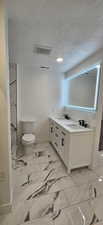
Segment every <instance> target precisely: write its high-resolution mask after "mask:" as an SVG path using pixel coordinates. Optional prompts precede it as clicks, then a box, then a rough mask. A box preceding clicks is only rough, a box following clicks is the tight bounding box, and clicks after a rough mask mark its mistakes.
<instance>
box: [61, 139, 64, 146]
mask: <svg viewBox="0 0 103 225" xmlns="http://www.w3.org/2000/svg"><path fill="white" fill-rule="evenodd" d="M61 144H62V146H64V138H62V139H61Z"/></svg>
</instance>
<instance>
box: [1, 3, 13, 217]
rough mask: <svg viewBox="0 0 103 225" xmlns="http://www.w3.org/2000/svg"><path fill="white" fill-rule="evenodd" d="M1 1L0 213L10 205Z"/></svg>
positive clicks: (7, 93)
mask: <svg viewBox="0 0 103 225" xmlns="http://www.w3.org/2000/svg"><path fill="white" fill-rule="evenodd" d="M3 3H4V2H3V0H2V1H0V213H2V212H6V211H7V210H9V209H10V207H11V190H10V184H11V179H10V172H11V171H10V169H11V167H10V118H9V116H10V111H9V76H8V52H7V32H6V31H7V24H6V15H5V10H4V4H3Z"/></svg>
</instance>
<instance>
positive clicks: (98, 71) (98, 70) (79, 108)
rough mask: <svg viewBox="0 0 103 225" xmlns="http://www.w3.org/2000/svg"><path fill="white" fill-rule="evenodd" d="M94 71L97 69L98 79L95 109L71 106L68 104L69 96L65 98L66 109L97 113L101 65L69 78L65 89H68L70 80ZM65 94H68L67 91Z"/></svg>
mask: <svg viewBox="0 0 103 225" xmlns="http://www.w3.org/2000/svg"><path fill="white" fill-rule="evenodd" d="M93 69H97V78H96V90H95V98H94V106H93V107H81V106H75V105H69V104H67V95H66V96H65V103H66V105H65V106H66V107H68V108H72V109H77V110H82V111H90V112H93V111H94V112H95V111H96V109H97V101H98V89H99V80H100V64H99V65H95V66H93V67H91V68H89V69H88V70H85V71H83V72H82V73H80V74H76V75H74V76H71V77H69V78H67V79H66V80H65V85H64V87H65V88H67V85H66V83H67V81H68V80H72V79H74V78H76V77H79V76H81V75H85V73H86V72H89V71H91V70H93ZM65 93H67V91H65Z"/></svg>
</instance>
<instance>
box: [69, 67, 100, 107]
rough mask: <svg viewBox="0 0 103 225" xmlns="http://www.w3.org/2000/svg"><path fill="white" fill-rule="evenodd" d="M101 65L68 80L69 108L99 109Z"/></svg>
mask: <svg viewBox="0 0 103 225" xmlns="http://www.w3.org/2000/svg"><path fill="white" fill-rule="evenodd" d="M99 75H100V65H97V66H95V67H94V68H92V69H89V70H87V71H86V72H84V73H82V74H78V75H74V76H72V77H70V78H68V79H67V81H66V87H67V106H68V107H71V108H78V109H79V108H80V109H84V110H89V111H95V110H96V108H97V99H98V89H99Z"/></svg>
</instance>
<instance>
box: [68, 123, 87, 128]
mask: <svg viewBox="0 0 103 225" xmlns="http://www.w3.org/2000/svg"><path fill="white" fill-rule="evenodd" d="M67 126H68V127H70V128H73V129H84V127H81V126H79V125H78V124H67Z"/></svg>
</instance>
